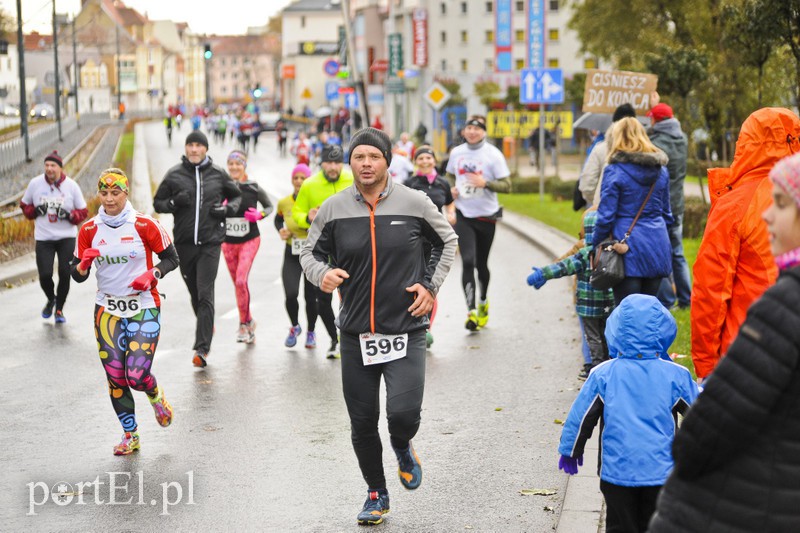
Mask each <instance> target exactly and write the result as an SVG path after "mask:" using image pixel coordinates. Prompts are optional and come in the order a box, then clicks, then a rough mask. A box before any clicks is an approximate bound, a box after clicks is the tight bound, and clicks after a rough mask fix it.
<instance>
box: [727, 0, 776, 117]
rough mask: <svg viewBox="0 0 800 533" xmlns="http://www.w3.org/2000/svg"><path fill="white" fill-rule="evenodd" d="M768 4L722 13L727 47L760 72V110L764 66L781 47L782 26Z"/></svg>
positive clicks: (753, 1)
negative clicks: (735, 51)
mask: <svg viewBox="0 0 800 533" xmlns="http://www.w3.org/2000/svg"><path fill="white" fill-rule="evenodd" d="M768 4H769V2H768V1H765V0H747V1H746V2H745V3H744V4H743V5H736V4H729V5H727V6H725V7H724V8H723V10H722V17H723V24H724V28H725V33H724V34H723V40H724V42H725V44H726V45H728V46H730V47H731V48H735V49H737V50H738V51H739V57H740V58H741V61H742V62H743V63H744V64H746V65H750V66H752V67H755V68H756V70H757V71H758V83H757V88H758V89H757V90H758V107H761V102H762V99H763V92H764V83H763V82H764V67H765V65H766V64H767V61H768V60H769V58H770V56H771V55H772V54H773V52H774V51H775V49H776V48H777V47H778V45H779V44H780V40H781V32H782V30H783V23H782V21H781V20H780V18H779V17H776V16H775V13H774V12H769V11H768V9H769V6H768Z"/></svg>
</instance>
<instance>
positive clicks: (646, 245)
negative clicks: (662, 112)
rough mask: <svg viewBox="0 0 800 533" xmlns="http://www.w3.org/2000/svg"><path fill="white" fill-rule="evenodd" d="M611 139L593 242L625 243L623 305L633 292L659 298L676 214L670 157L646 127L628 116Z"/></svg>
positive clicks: (619, 291) (619, 292)
mask: <svg viewBox="0 0 800 533" xmlns="http://www.w3.org/2000/svg"><path fill="white" fill-rule="evenodd" d="M611 139H612V143H611V146H610V149H609V153H608V166H607V167H606V168H605V170H604V171H603V180H602V184H601V187H602V190H601V192H600V205H599V206H598V208H597V222H596V224H595V234H594V239H593V240H594V245H595V248H596V247H597V246H599V245H600V243H602V242H603V241H604V240H606V239H609V238H611V239H616V240H619V241H622V240H624V241H625V242H624V243H617V244H615V245H614V247H615V249H616V250H617V252H618V253H620V254H623V261H624V263H625V279H624V280H622V282H621V283H619V284H618V285H617V286H616V287H614V301H615V302H616V304H617V305H619V304H620V302H621V301H622V299H623V298H625V297H626V296H628V295H629V294H634V293H641V294H649V295H651V296H655V295H656V293H657V292H658V287H659V285H660V284H661V278H663V277H664V276H669V273H670V272H671V271H672V266H671V265H672V263H671V260H670V256H671V254H672V248H671V247H670V244H669V233H668V232H667V226H669V225H670V224H672V214H671V213H670V209H669V173H668V172H667V168H666V167H665V166H664V165H666V164H667V156H666V155H665V154H664V152H662V151H661V150H659V149H658V148H656V147H655V146H653V143H651V142H650V140H649V139H648V138H647V133H645V130H644V126H642V125H641V123H639V121H638V120H636V119H635V118H633V117H627V118H623V119H621V120H619V121H617V122H615V123H614V126H613V127H612V128H611ZM637 213H640V215H638V214H637ZM637 216H638V219H637V218H636V217H637ZM634 220H636V222H635V227H634V228H633V230H631V225H632V223H634Z"/></svg>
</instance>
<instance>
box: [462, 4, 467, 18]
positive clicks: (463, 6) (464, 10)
mask: <svg viewBox="0 0 800 533" xmlns="http://www.w3.org/2000/svg"><path fill="white" fill-rule="evenodd" d="M461 14H462V15H466V14H467V3H466V2H461Z"/></svg>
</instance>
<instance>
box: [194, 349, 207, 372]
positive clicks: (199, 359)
mask: <svg viewBox="0 0 800 533" xmlns="http://www.w3.org/2000/svg"><path fill="white" fill-rule="evenodd" d="M207 357H208V354H207V353H203V352H201V351H200V350H197V351H196V352H194V357H193V358H192V364H193V365H194V366H196V367H198V368H204V367H205V366H206V365H207V364H208V363H207V362H206V358H207Z"/></svg>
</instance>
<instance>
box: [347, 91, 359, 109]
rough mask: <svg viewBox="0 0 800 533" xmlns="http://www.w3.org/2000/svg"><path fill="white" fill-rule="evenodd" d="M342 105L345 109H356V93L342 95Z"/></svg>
mask: <svg viewBox="0 0 800 533" xmlns="http://www.w3.org/2000/svg"><path fill="white" fill-rule="evenodd" d="M344 107H345V108H346V109H358V93H349V94H346V95H344Z"/></svg>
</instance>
